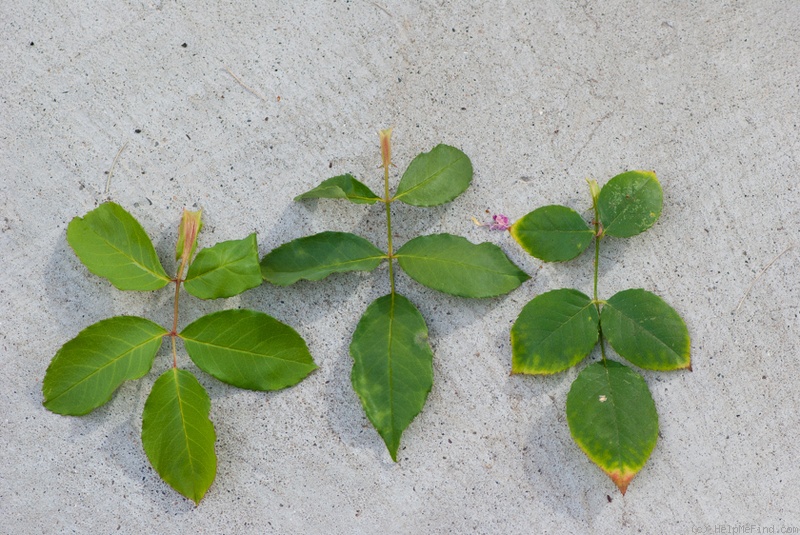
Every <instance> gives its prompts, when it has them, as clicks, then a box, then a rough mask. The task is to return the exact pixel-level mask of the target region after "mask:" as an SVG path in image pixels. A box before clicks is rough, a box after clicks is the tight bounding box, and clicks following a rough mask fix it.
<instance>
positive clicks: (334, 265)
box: [274, 255, 389, 273]
mask: <svg viewBox="0 0 800 535" xmlns="http://www.w3.org/2000/svg"><path fill="white" fill-rule="evenodd" d="M376 258H379V259H384V258H389V257H388V256H386V255H380V256H378V255H376V256H365V257H363V258H357V259H356V260H347V261H345V262H332V263H330V264H321V265H319V266H318V267H316V268H305V269H302V270H299V271H278V270H274V273H302V272H304V271H314V270H318V269H321V268H324V267H338V266H346V265H348V264H356V263H358V262H363V261H364V260H375V259H376Z"/></svg>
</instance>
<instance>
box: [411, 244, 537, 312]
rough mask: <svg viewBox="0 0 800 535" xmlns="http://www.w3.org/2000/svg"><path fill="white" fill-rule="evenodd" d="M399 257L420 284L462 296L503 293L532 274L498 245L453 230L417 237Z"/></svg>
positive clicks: (490, 295)
mask: <svg viewBox="0 0 800 535" xmlns="http://www.w3.org/2000/svg"><path fill="white" fill-rule="evenodd" d="M395 257H396V258H397V261H398V263H399V264H400V267H402V268H403V270H404V271H405V272H406V273H408V275H409V277H411V278H412V279H414V280H415V281H417V282H419V283H420V284H424V285H425V286H427V287H429V288H433V289H434V290H439V291H441V292H445V293H449V294H452V295H459V296H462V297H492V296H496V295H502V294H505V293H508V292H510V291H511V290H513V289H515V288H516V287H518V286H519V285H520V284H522V283H523V282H525V281H526V280H528V279H529V278H530V277H529V276H528V275H527V274H526V273H525V272H523V271H521V270H520V269H519V268H518V267H517V266H516V265H515V264H514V263H513V262H512V261H511V260H509V259H508V257H507V256H506V254H505V253H504V252H503V251H502V249H500V248H499V247H498V246H496V245H494V244H492V243H480V244H474V243H471V242H470V241H469V240H467V239H466V238H462V237H460V236H453V235H452V234H431V235H429V236H420V237H418V238H414V239H412V240H410V241H408V242H406V243H405V245H403V246H402V247H400V249H398V250H397V252H396V253H395Z"/></svg>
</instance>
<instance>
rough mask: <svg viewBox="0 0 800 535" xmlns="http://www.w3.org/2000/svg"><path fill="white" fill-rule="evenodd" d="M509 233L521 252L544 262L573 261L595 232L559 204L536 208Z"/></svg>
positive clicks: (580, 218) (515, 224)
mask: <svg viewBox="0 0 800 535" xmlns="http://www.w3.org/2000/svg"><path fill="white" fill-rule="evenodd" d="M509 230H510V232H511V236H513V238H514V239H515V240H516V241H517V243H519V244H520V245H521V246H522V248H523V249H525V250H526V251H528V253H530V254H531V255H533V256H535V257H536V258H539V259H541V260H544V261H545V262H564V261H566V260H572V259H573V258H575V257H576V256H578V255H580V254H581V253H582V252H583V251H584V250H585V249H586V248H587V247H588V246H589V244H590V243H592V239H593V238H594V232H593V231H592V230H591V229H590V228H589V226H588V225H587V224H586V221H584V220H583V218H582V217H581V216H580V214H579V213H578V212H576V211H575V210H573V209H571V208H567V207H566V206H559V205H550V206H542V207H541V208H537V209H536V210H534V211H533V212H531V213H529V214H528V215H526V216H525V217H523V218H522V219H520V220H518V221H517V222H515V223H514V224H513V225H511V228H510V229H509Z"/></svg>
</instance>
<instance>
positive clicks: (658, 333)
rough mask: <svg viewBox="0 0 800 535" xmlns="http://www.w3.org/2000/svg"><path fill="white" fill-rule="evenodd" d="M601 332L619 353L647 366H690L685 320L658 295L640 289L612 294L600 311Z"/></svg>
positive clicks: (655, 367)
mask: <svg viewBox="0 0 800 535" xmlns="http://www.w3.org/2000/svg"><path fill="white" fill-rule="evenodd" d="M600 322H601V324H602V326H603V335H604V336H605V337H606V338H608V341H609V343H610V344H611V347H613V348H614V351H616V352H617V353H619V355H620V356H622V357H623V358H625V359H627V360H629V361H630V362H632V363H633V364H635V365H637V366H639V367H640V368H645V369H648V370H678V369H682V368H689V367H690V366H691V359H690V343H689V331H688V330H687V329H686V324H685V323H684V322H683V320H682V319H681V317H680V316H679V315H678V313H677V312H675V310H673V309H672V307H670V306H669V305H668V304H667V303H665V302H664V300H662V299H661V298H660V297H658V296H657V295H655V294H653V293H650V292H648V291H645V290H642V289H631V290H624V291H622V292H619V293H616V294H614V296H613V297H611V299H609V300H608V302H607V303H606V304H605V305H603V310H602V312H601V313H600Z"/></svg>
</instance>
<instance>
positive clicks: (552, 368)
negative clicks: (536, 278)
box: [511, 288, 599, 374]
mask: <svg viewBox="0 0 800 535" xmlns="http://www.w3.org/2000/svg"><path fill="white" fill-rule="evenodd" d="M598 325H599V316H598V314H597V307H596V306H595V305H594V304H593V303H592V300H591V299H590V298H589V297H588V296H586V295H584V294H582V293H581V292H579V291H578V290H572V289H566V288H564V289H561V290H551V291H549V292H546V293H543V294H540V295H538V296H536V297H534V298H533V299H532V300H531V301H530V302H529V303H528V304H527V305H525V307H524V308H523V309H522V312H520V314H519V316H518V317H517V320H516V321H515V322H514V325H513V327H511V372H512V373H527V374H550V373H556V372H560V371H563V370H566V369H568V368H571V367H572V366H574V365H576V364H577V363H579V362H580V361H581V360H583V359H584V358H585V357H586V356H587V355H588V354H589V353H590V352H591V351H592V348H594V346H595V344H597V339H598V337H599V333H598Z"/></svg>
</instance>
